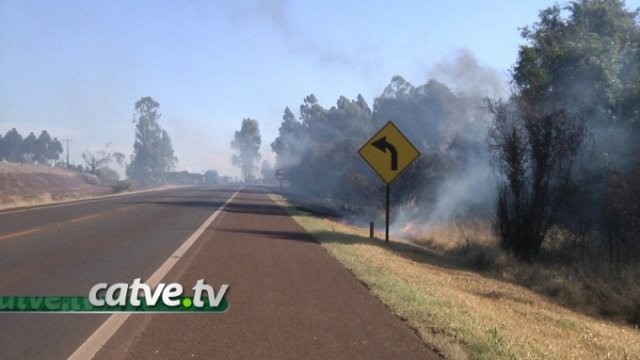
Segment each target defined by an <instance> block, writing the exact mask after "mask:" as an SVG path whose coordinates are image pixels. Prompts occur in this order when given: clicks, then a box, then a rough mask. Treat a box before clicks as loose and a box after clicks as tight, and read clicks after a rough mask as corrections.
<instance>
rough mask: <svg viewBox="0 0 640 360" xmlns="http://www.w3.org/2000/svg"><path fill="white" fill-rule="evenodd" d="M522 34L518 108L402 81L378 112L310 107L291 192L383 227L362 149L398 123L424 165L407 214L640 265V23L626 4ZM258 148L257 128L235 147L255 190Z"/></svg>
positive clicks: (573, 6) (506, 239)
mask: <svg viewBox="0 0 640 360" xmlns="http://www.w3.org/2000/svg"><path fill="white" fill-rule="evenodd" d="M521 35H522V38H523V40H524V44H523V45H521V46H520V49H519V52H518V57H517V61H516V63H515V64H514V66H513V68H512V69H511V84H512V86H513V91H512V94H511V95H510V96H509V97H508V98H507V99H501V100H493V99H486V98H480V97H479V96H477V95H474V94H470V93H463V92H460V91H456V90H455V89H450V88H449V87H447V86H446V85H444V84H442V83H440V82H438V81H436V80H430V81H428V82H427V83H425V84H423V85H420V86H414V85H412V84H411V83H409V82H407V81H406V80H404V79H403V78H402V77H401V76H395V77H394V78H393V79H392V80H391V83H390V84H389V85H388V86H387V87H386V88H385V89H384V91H383V92H382V93H381V94H380V95H379V96H378V97H376V98H375V99H374V102H373V106H372V107H371V106H369V104H367V102H366V101H365V100H364V98H363V97H362V96H358V97H357V98H356V99H348V98H346V97H340V98H339V99H338V101H337V102H336V104H335V105H334V106H331V107H324V106H322V105H321V104H320V103H319V101H318V99H317V98H316V97H315V96H314V95H309V96H307V97H305V98H304V100H303V103H302V104H301V105H300V106H299V108H298V111H297V113H294V111H292V110H291V109H290V108H289V107H287V108H286V109H285V110H284V114H283V116H282V122H281V125H280V128H279V134H278V136H277V138H276V139H275V140H274V141H273V142H272V143H271V148H272V150H273V151H274V152H275V154H276V158H277V163H276V164H275V167H276V168H281V169H284V171H285V172H286V175H287V181H288V182H289V184H290V186H291V189H292V190H297V191H300V192H304V193H305V194H307V195H312V196H317V197H321V198H326V199H331V200H332V201H335V202H336V205H337V206H339V207H341V208H342V211H343V212H344V213H345V214H347V215H351V216H353V217H354V218H356V217H359V218H365V219H371V218H372V216H374V215H375V214H380V210H381V209H380V207H378V208H377V209H375V208H372V206H371V204H372V203H374V204H375V203H378V204H382V201H378V200H379V199H380V194H382V193H383V191H382V190H383V185H382V182H381V181H380V180H379V179H378V178H377V177H376V175H375V174H374V173H373V172H372V171H371V170H370V169H368V167H367V165H366V164H365V163H364V162H363V161H362V159H360V158H359V156H358V155H357V150H358V148H359V147H360V146H362V145H363V144H364V143H365V141H366V140H368V139H369V138H370V137H371V136H372V134H373V133H374V132H375V131H376V130H377V129H378V128H380V127H381V126H382V125H384V124H385V123H386V122H387V121H389V120H393V121H394V122H395V123H396V124H397V125H398V127H399V128H400V129H401V130H402V131H403V132H404V133H405V134H406V135H407V136H408V137H409V139H410V140H411V141H412V142H413V143H414V144H415V145H416V146H417V147H418V148H419V150H420V151H421V153H422V156H421V157H420V158H419V159H418V161H417V162H416V163H414V165H412V166H411V167H410V168H409V169H408V170H407V172H406V173H405V174H403V176H401V177H400V178H399V179H398V180H397V181H396V183H394V186H393V191H392V194H391V195H392V200H393V201H394V203H396V204H403V212H404V213H405V216H407V215H406V214H407V213H408V214H409V215H408V216H409V217H410V218H417V219H420V220H421V221H425V222H437V221H448V220H451V219H458V218H465V217H473V216H480V217H484V218H485V219H488V220H491V221H492V222H493V224H494V227H495V231H496V234H497V235H498V238H499V239H500V243H501V246H502V248H503V249H505V250H506V251H509V252H511V253H513V254H514V255H515V256H517V257H518V258H520V259H523V260H527V261H532V260H535V259H536V258H538V257H539V256H540V253H541V249H542V248H543V246H544V245H545V244H551V243H554V244H556V245H558V246H561V247H565V248H567V249H569V250H570V251H573V252H577V253H581V254H587V255H586V256H589V255H590V256H591V257H592V258H594V259H595V258H601V257H602V254H606V255H607V256H606V258H607V259H608V260H609V262H610V263H628V262H632V261H634V259H638V258H640V207H638V204H640V181H638V178H639V175H640V145H639V144H640V142H638V141H637V138H638V135H639V132H640V26H639V24H638V11H637V10H636V11H630V10H628V9H627V8H626V6H625V4H624V2H623V1H620V0H580V1H576V2H572V3H570V4H569V5H567V6H566V7H564V8H563V7H560V6H558V5H555V6H552V7H549V8H547V9H544V10H542V11H541V12H540V14H539V19H538V21H537V22H536V23H535V24H534V25H532V26H528V27H525V28H523V29H522V32H521ZM240 144H246V146H244V145H240ZM259 145H260V139H259V129H258V125H257V121H256V120H253V119H245V120H244V121H243V124H242V129H241V130H240V131H239V132H237V133H236V136H235V139H234V141H233V143H232V146H233V147H234V148H235V149H236V150H237V151H238V152H239V153H238V154H237V155H236V156H235V157H234V163H235V164H238V165H239V166H241V167H242V168H243V175H244V176H245V178H248V177H249V175H250V174H252V173H253V171H255V170H256V169H257V161H258V160H259V154H258V153H257V149H258V147H259ZM247 154H248V155H247ZM394 215H395V216H396V217H397V216H400V213H399V212H396V213H395V214H394Z"/></svg>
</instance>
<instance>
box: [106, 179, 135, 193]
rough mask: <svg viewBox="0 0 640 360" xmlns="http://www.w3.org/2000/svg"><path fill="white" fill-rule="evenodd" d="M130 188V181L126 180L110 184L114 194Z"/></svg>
mask: <svg viewBox="0 0 640 360" xmlns="http://www.w3.org/2000/svg"><path fill="white" fill-rule="evenodd" d="M130 188H131V183H130V182H127V181H118V182H116V183H115V184H113V185H111V189H113V193H114V194H117V193H121V192H123V191H127V190H129V189H130Z"/></svg>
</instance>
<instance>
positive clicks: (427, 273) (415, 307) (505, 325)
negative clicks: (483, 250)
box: [280, 200, 640, 359]
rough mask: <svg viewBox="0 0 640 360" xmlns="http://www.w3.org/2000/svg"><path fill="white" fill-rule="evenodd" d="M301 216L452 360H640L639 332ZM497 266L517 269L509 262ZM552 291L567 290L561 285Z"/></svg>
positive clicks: (436, 256) (435, 256)
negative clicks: (463, 359) (511, 359)
mask: <svg viewBox="0 0 640 360" xmlns="http://www.w3.org/2000/svg"><path fill="white" fill-rule="evenodd" d="M280 201H282V200H280ZM293 214H294V215H295V218H296V220H297V221H298V222H299V223H300V224H301V225H302V226H304V227H305V228H306V229H307V230H308V231H310V232H311V233H312V234H313V235H314V236H315V237H316V239H318V241H319V242H320V243H321V244H322V246H323V247H325V248H326V249H327V251H328V252H329V253H331V254H332V255H333V256H335V257H336V258H337V259H338V260H339V261H340V262H342V263H343V264H344V265H345V267H347V268H348V269H350V270H351V271H352V272H353V273H354V275H355V276H356V277H357V278H358V279H360V281H362V282H363V283H364V284H365V285H366V286H368V287H369V289H370V290H371V292H372V293H373V294H375V295H376V296H378V297H379V298H380V299H381V300H382V301H383V302H384V303H385V304H387V306H389V308H390V309H391V311H393V312H394V313H395V314H396V315H397V316H399V317H401V318H402V319H404V320H405V321H406V322H407V323H408V324H409V325H410V326H411V327H413V328H415V329H417V331H418V332H419V333H420V335H421V336H422V338H423V339H424V341H425V342H426V343H427V344H429V345H430V346H432V347H435V348H437V349H438V350H439V351H441V352H442V353H443V354H444V355H445V356H446V357H448V358H453V359H458V358H465V357H471V358H480V359H508V358H523V359H594V358H595V359H607V358H609V359H640V331H638V329H637V328H633V327H631V326H626V325H623V324H619V323H614V322H610V321H606V320H602V319H599V318H594V317H590V316H587V315H584V314H581V313H577V312H575V311H572V310H570V309H568V308H566V307H563V306H560V305H558V304H557V302H555V301H553V300H550V299H549V298H548V297H547V296H544V295H541V294H540V293H539V292H536V291H534V290H531V289H529V288H527V287H524V286H521V285H517V284H515V283H514V282H513V281H509V280H508V279H503V278H501V277H500V276H493V275H492V274H487V273H484V272H477V271H473V270H472V269H471V268H470V267H469V266H466V265H464V264H460V263H459V262H458V261H455V259H454V257H453V256H452V255H450V254H449V255H446V254H444V255H443V254H440V253H438V252H430V251H425V250H424V249H422V248H419V247H417V246H415V245H411V244H408V243H405V242H401V241H398V239H394V241H393V242H392V243H390V244H389V245H385V244H384V243H383V242H382V241H380V240H369V239H368V238H367V236H368V233H367V230H366V229H359V228H355V227H351V226H347V225H344V224H339V223H336V222H332V221H329V220H326V219H320V218H317V217H312V216H309V215H307V214H302V213H295V212H294V213H293ZM442 236H443V237H444V236H445V235H442ZM465 243H466V242H465ZM471 248H472V247H471V246H469V247H468V249H471ZM468 251H470V252H471V250H468ZM452 259H454V260H452ZM491 261H504V262H505V265H504V266H505V269H506V268H508V266H509V260H508V259H506V260H505V259H502V260H501V259H498V258H496V259H492V260H491ZM559 281H562V280H559ZM548 286H549V287H550V288H553V287H556V288H559V289H563V288H565V285H564V284H559V285H558V284H554V283H553V282H551V283H550V284H549V285H548Z"/></svg>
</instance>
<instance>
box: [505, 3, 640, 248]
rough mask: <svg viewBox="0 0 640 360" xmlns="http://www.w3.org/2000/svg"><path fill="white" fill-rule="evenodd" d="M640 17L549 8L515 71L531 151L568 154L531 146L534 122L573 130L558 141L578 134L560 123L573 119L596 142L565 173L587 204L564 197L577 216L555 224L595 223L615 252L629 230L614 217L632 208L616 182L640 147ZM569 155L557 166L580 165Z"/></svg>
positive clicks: (618, 11) (614, 6)
mask: <svg viewBox="0 0 640 360" xmlns="http://www.w3.org/2000/svg"><path fill="white" fill-rule="evenodd" d="M563 10H565V11H564V12H563ZM565 14H566V15H567V16H565ZM638 14H639V12H638V10H636V11H629V10H627V9H626V8H625V4H624V2H623V1H620V0H579V1H574V2H571V3H569V5H568V6H566V7H565V8H564V9H563V8H561V7H560V6H558V5H555V6H552V7H550V8H547V9H545V10H543V11H541V12H540V15H539V20H538V22H537V23H536V24H534V25H533V26H531V27H526V28H524V29H523V30H522V36H523V38H524V39H525V40H527V44H525V45H523V46H521V48H520V51H519V54H518V59H517V62H516V64H515V66H514V68H513V73H512V75H513V81H514V85H515V90H516V95H515V102H516V103H517V107H518V112H519V115H518V116H517V117H518V118H520V120H519V121H517V122H518V123H520V124H521V126H520V128H522V129H524V130H523V131H520V132H519V134H520V135H521V139H522V141H523V144H524V145H523V147H522V150H523V151H524V152H525V153H526V154H531V153H533V152H534V151H535V147H538V148H540V149H546V150H545V151H551V152H552V154H551V155H550V156H549V158H550V159H554V158H557V157H558V156H562V155H563V154H556V153H553V152H554V151H555V149H553V148H552V145H553V144H552V143H550V144H546V143H538V144H536V143H534V142H532V140H535V139H536V134H535V133H534V134H529V133H528V132H529V131H530V129H527V128H526V127H525V125H527V126H533V124H534V123H533V120H532V119H539V120H540V122H542V123H544V120H545V119H551V120H550V121H552V122H553V124H550V125H549V126H551V128H552V129H554V130H550V131H554V132H555V131H560V132H562V131H569V133H567V134H565V135H562V136H559V137H563V136H569V137H571V134H570V132H571V131H572V130H571V128H572V127H573V126H571V127H569V128H568V129H567V128H564V127H563V126H562V124H556V122H558V121H563V120H566V119H573V120H572V121H576V122H579V123H580V124H581V126H582V127H583V131H584V132H585V133H586V134H587V135H586V136H588V139H589V140H590V141H582V142H581V143H582V144H583V146H582V148H581V149H578V150H577V152H578V153H583V154H585V156H584V157H582V158H583V159H584V161H580V162H578V163H577V164H575V166H572V167H571V168H566V169H569V170H571V172H572V177H573V180H572V182H573V183H574V185H575V184H577V185H579V184H581V183H582V184H584V185H583V188H582V189H581V193H582V195H581V196H580V199H578V198H577V197H573V198H568V197H565V199H564V201H563V205H565V206H566V205H571V206H572V211H571V212H566V213H565V214H564V215H563V216H562V217H560V216H558V217H557V218H556V219H554V220H553V222H554V223H555V224H556V225H559V226H560V225H561V226H563V227H565V228H567V227H568V228H569V230H572V229H571V227H575V225H574V224H590V225H588V226H589V227H591V228H592V229H596V230H598V231H595V232H594V233H595V234H607V235H605V236H604V238H608V239H607V240H606V242H607V243H608V247H609V253H610V254H611V253H612V252H613V249H612V247H613V245H614V243H615V242H616V241H617V240H615V239H613V238H612V237H613V236H614V235H612V234H616V233H617V229H620V228H622V227H625V226H626V224H623V223H621V222H620V219H622V217H619V216H611V215H610V214H614V213H617V212H620V211H621V210H619V208H620V206H622V204H627V202H626V201H623V200H624V199H622V198H621V197H616V196H614V195H615V194H618V196H620V194H623V193H625V192H626V190H625V189H626V188H627V187H626V186H623V184H624V181H619V180H616V179H628V178H629V175H630V174H632V173H633V171H634V169H637V167H638V165H637V162H634V154H636V153H637V152H638V151H639V150H640V147H639V146H638V142H637V135H638V131H640V26H639V24H638V21H637V19H638ZM559 114H562V115H561V116H557V115H559ZM570 122H571V121H570ZM573 128H576V127H573ZM534 130H535V129H534ZM498 132H499V131H498ZM543 134H544V132H540V135H543ZM526 136H529V137H531V139H527V138H526ZM512 140H514V139H512ZM514 141H515V140H514ZM572 145H573V144H572ZM564 155H570V156H569V157H568V158H566V159H557V161H563V162H568V163H574V162H575V161H574V160H573V156H574V154H573V152H569V153H565V154H564ZM528 166H533V165H528ZM536 166H537V165H536ZM503 173H504V172H503ZM552 173H553V172H552ZM533 176H534V173H533V172H528V173H527V172H525V175H524V178H525V179H526V180H528V181H533V180H535V178H533ZM552 178H553V176H552ZM611 179H614V180H615V181H611ZM616 186H617V187H619V189H616V188H615V187H616ZM511 187H512V188H513V186H511ZM612 187H613V188H612ZM607 194H610V195H611V196H608V195H607ZM512 195H513V194H512ZM501 196H503V197H504V195H501ZM501 201H502V203H503V204H502V205H500V203H499V204H498V205H499V207H500V206H502V210H500V209H498V210H499V213H500V211H502V212H503V213H504V212H505V203H506V201H505V200H504V199H503V200H501ZM612 201H614V202H616V203H617V204H618V205H620V206H618V205H616V204H612V203H611V202H612ZM614 205H615V206H614ZM607 209H609V210H607ZM611 209H617V210H616V211H611ZM632 210H633V209H632V208H629V209H626V210H625V211H632ZM499 216H500V215H499ZM520 216H528V215H526V214H522V215H520ZM580 226H583V225H580ZM576 230H577V229H576ZM580 231H581V232H585V233H586V231H585V230H580ZM574 232H575V231H574ZM627 233H629V234H630V233H631V232H627ZM636 235H637V234H636ZM596 236H597V235H596ZM629 236H631V237H633V236H634V235H629ZM597 238H601V236H600V237H597ZM503 240H504V239H503ZM594 242H597V241H594ZM627 242H628V241H627Z"/></svg>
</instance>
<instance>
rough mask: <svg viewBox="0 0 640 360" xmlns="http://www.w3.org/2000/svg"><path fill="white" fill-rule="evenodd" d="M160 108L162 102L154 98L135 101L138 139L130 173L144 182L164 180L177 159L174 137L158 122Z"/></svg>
mask: <svg viewBox="0 0 640 360" xmlns="http://www.w3.org/2000/svg"><path fill="white" fill-rule="evenodd" d="M159 108H160V104H159V103H158V102H157V101H155V100H153V98H151V97H143V98H141V99H140V100H138V101H137V102H136V104H135V114H134V119H133V123H134V124H136V135H135V137H136V138H135V142H134V144H133V155H132V156H131V163H130V164H129V166H128V167H127V175H128V176H129V177H131V178H132V179H133V180H136V181H139V182H140V183H141V184H143V185H147V184H153V183H160V182H162V181H163V180H164V177H165V174H166V172H168V171H169V170H171V168H172V167H173V166H174V165H175V163H176V161H177V159H176V157H175V156H174V154H173V146H172V145H171V138H170V137H169V135H168V134H167V132H166V131H164V130H162V128H161V127H160V125H159V123H158V120H159V119H160V113H159V112H158V110H159Z"/></svg>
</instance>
